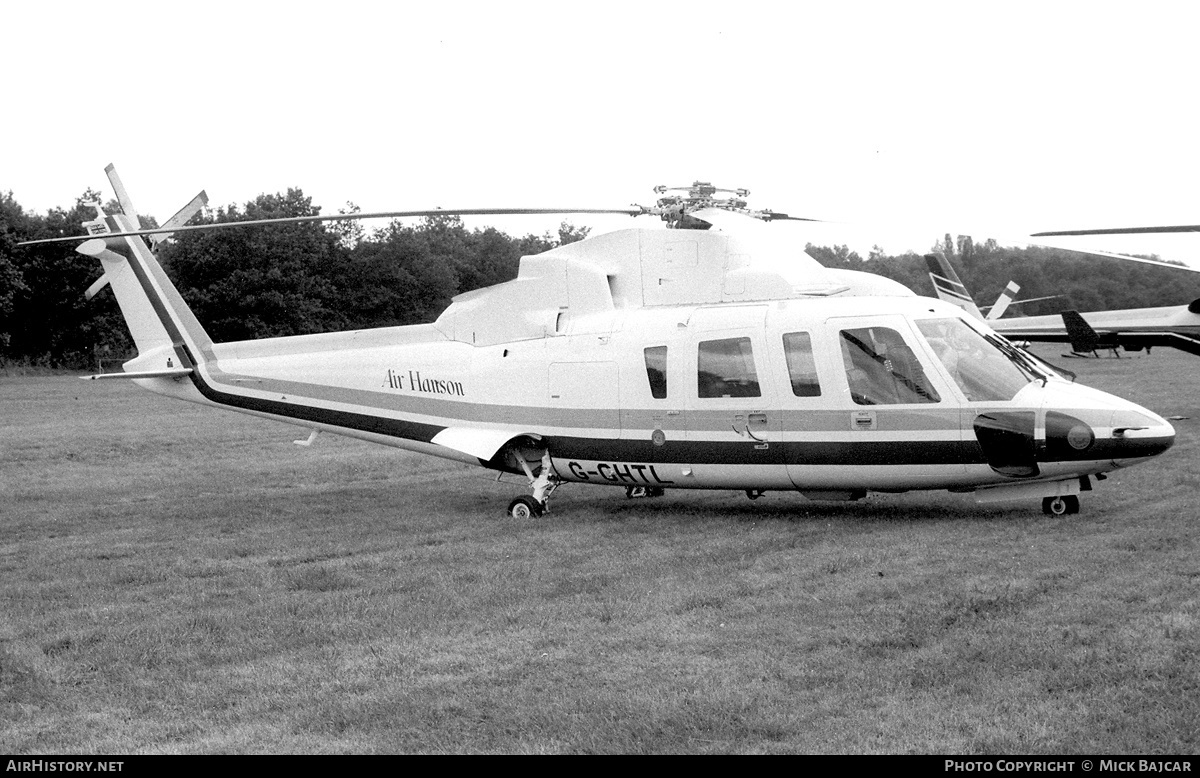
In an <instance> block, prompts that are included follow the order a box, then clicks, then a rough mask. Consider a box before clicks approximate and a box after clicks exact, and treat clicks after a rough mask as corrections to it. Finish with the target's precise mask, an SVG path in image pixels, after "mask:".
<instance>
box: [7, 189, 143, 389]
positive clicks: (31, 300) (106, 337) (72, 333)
mask: <svg viewBox="0 0 1200 778" xmlns="http://www.w3.org/2000/svg"><path fill="white" fill-rule="evenodd" d="M99 201H100V194H99V193H98V192H95V191H94V190H91V189H88V190H87V191H86V192H84V193H83V194H82V195H80V196H79V197H78V198H77V199H76V201H75V207H74V208H72V209H70V210H63V209H60V208H56V209H52V210H51V211H50V212H49V213H48V214H47V215H46V216H45V217H29V218H28V219H27V220H26V221H25V222H24V224H23V227H22V229H25V230H27V234H26V237H27V238H29V239H38V238H47V237H59V236H69V235H81V234H82V233H83V227H82V224H83V222H85V221H91V220H92V219H94V218H95V217H96V211H95V208H94V207H93V205H92V204H93V203H97V202H99ZM12 210H13V209H12V208H9V211H10V212H11V211H12ZM12 263H13V264H14V265H15V266H16V268H17V271H18V272H19V273H20V280H21V282H22V284H23V287H24V288H23V289H21V290H17V291H16V292H15V295H14V299H13V303H12V313H11V315H10V329H9V335H10V340H9V346H8V349H9V354H10V356H11V357H13V358H21V359H27V360H32V361H35V362H40V363H44V364H47V365H50V366H53V367H72V368H79V367H88V366H92V365H94V361H95V358H96V357H97V356H98V355H99V354H103V353H112V354H114V355H115V356H124V355H126V354H127V352H128V350H129V345H130V342H129V337H128V332H127V331H126V329H125V325H124V323H123V320H122V319H121V316H120V312H119V311H118V309H117V306H116V301H115V300H114V299H113V297H112V295H111V294H107V293H106V294H102V295H99V296H97V297H96V298H94V299H93V300H91V301H88V300H86V299H85V298H84V296H83V292H84V290H85V289H87V288H88V286H90V285H91V283H92V282H93V281H94V280H95V279H96V278H98V277H99V275H100V272H101V270H100V267H99V263H97V262H96V260H95V259H93V258H91V257H87V256H84V255H82V254H79V253H78V252H76V251H75V245H74V244H71V243H65V244H49V245H44V246H31V247H28V248H24V249H19V250H17V251H16V252H14V254H13V255H12Z"/></svg>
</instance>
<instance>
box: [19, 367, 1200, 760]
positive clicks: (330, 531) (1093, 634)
mask: <svg viewBox="0 0 1200 778" xmlns="http://www.w3.org/2000/svg"><path fill="white" fill-rule="evenodd" d="M1045 353H1048V354H1050V355H1052V356H1054V357H1057V352H1056V351H1050V352H1045ZM1060 361H1061V360H1060ZM1070 367H1071V368H1072V369H1075V370H1077V371H1078V372H1079V374H1080V381H1082V382H1084V383H1087V384H1090V385H1093V386H1097V387H1099V388H1101V389H1106V390H1109V391H1113V392H1116V393H1118V394H1121V395H1123V396H1126V397H1129V398H1131V399H1136V400H1138V401H1139V402H1141V403H1142V404H1144V405H1146V406H1148V407H1150V408H1152V409H1154V410H1155V411H1157V412H1159V413H1161V414H1163V415H1164V416H1187V417H1189V418H1188V419H1186V420H1180V421H1176V422H1174V423H1175V425H1176V429H1177V431H1178V438H1177V442H1176V445H1175V447H1174V448H1173V449H1172V450H1171V451H1169V452H1167V454H1165V455H1163V456H1162V457H1160V458H1159V459H1157V460H1155V461H1154V462H1152V463H1150V464H1146V465H1142V466H1139V467H1136V468H1132V469H1129V470H1126V471H1122V472H1118V473H1114V474H1113V475H1112V476H1111V477H1110V478H1109V480H1107V481H1106V482H1104V483H1102V484H1098V485H1097V489H1096V491H1094V492H1091V493H1089V494H1085V495H1083V510H1082V512H1081V513H1080V514H1079V515H1076V516H1068V517H1063V518H1057V519H1051V518H1048V517H1045V516H1043V515H1042V514H1041V512H1040V506H1039V505H1038V504H1037V503H1036V502H1034V501H1031V502H1028V503H1016V504H1012V505H1002V506H978V505H976V504H974V502H973V501H972V499H971V498H970V497H969V496H966V495H952V494H947V493H945V492H937V493H927V494H926V493H913V494H907V495H886V496H872V497H871V498H869V499H867V500H864V501H862V502H859V503H853V504H841V503H813V502H806V501H805V500H804V499H803V498H802V497H800V496H799V495H788V494H774V493H773V494H769V495H767V496H766V497H764V498H763V499H761V500H758V501H756V502H751V501H749V500H747V499H746V498H745V497H744V496H743V495H741V494H740V493H732V492H711V493H686V492H671V493H668V495H667V497H665V498H663V499H659V500H637V501H627V500H626V499H625V498H624V495H623V492H622V491H620V490H604V489H600V488H591V487H587V486H566V487H564V488H563V489H561V490H560V491H559V492H558V494H557V495H556V496H555V500H554V504H553V509H554V512H553V513H552V514H550V515H549V516H547V517H544V518H543V519H541V520H538V521H536V522H531V523H526V524H521V523H517V522H516V521H514V520H512V519H508V518H506V517H504V515H503V509H504V507H505V505H506V504H507V502H508V500H509V499H510V498H511V497H512V496H515V495H517V494H523V493H525V488H524V484H523V483H522V482H521V481H519V480H517V479H512V480H506V481H502V482H500V483H496V482H495V481H494V478H493V477H492V476H490V475H489V474H488V473H487V472H485V471H483V470H478V469H471V468H468V467H464V466H461V465H457V464H452V463H447V462H444V461H441V460H436V459H429V458H421V457H417V456H414V455H409V454H405V453H398V452H396V451H393V450H390V449H385V448H382V447H373V446H370V445H368V444H364V443H359V442H356V441H352V440H347V439H341V438H337V437H334V436H329V435H325V436H322V437H321V438H319V439H318V440H317V442H316V443H315V444H314V445H313V446H312V447H311V448H301V447H298V446H294V445H292V443H291V441H292V440H293V439H296V438H302V437H304V436H305V434H306V433H305V431H303V430H301V429H300V428H296V427H288V426H285V425H281V424H276V423H271V422H264V421H259V420H256V419H253V418H250V417H244V416H240V415H236V414H224V413H220V412H215V411H208V410H205V409H201V408H198V407H194V406H190V405H187V404H182V403H176V402H172V401H168V400H165V399H162V398H159V397H156V396H154V395H151V394H148V393H146V392H142V391H141V390H138V389H137V388H136V387H134V386H131V385H126V384H124V383H122V382H89V383H86V384H85V383H83V382H81V381H79V380H77V379H75V378H72V377H66V376H50V377H47V376H41V377H0V753H9V754H37V753H67V752H70V753H98V754H108V753H115V754H127V753H193V752H237V753H284V752H287V753H293V752H303V753H337V752H354V753H373V752H404V753H414V752H454V753H465V752H471V753H474V752H506V753H563V752H566V753H580V752H586V753H593V752H602V753H646V752H650V753H706V752H714V753H775V752H783V753H797V752H829V753H863V752H869V753H901V752H917V753H955V754H978V753H1035V754H1041V753H1045V754H1065V753H1081V752H1086V753H1105V754H1108V753H1135V752H1136V753H1147V754H1181V753H1182V754H1195V753H1197V751H1198V750H1200V555H1198V554H1197V551H1198V543H1197V538H1198V537H1200V527H1198V526H1197V513H1198V512H1200V511H1198V508H1200V441H1198V437H1200V435H1198V433H1200V392H1198V391H1197V386H1198V385H1200V360H1197V359H1195V358H1192V357H1188V356H1185V355H1180V354H1177V353H1174V352H1170V351H1166V350H1163V351H1161V352H1160V351H1156V352H1155V353H1154V354H1153V355H1152V356H1149V357H1143V358H1140V359H1122V360H1119V361H1116V360H1107V361H1083V360H1073V361H1071V363H1070Z"/></svg>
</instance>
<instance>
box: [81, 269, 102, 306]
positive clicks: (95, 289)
mask: <svg viewBox="0 0 1200 778" xmlns="http://www.w3.org/2000/svg"><path fill="white" fill-rule="evenodd" d="M106 286H108V274H107V273H105V274H103V275H101V276H100V277H99V278H97V279H96V282H95V283H93V284H92V285H91V286H89V287H88V288H87V289H85V290H84V292H83V296H84V298H85V299H88V300H90V299H92V298H93V297H95V296H96V295H98V294H100V290H101V289H103V288H104V287H106Z"/></svg>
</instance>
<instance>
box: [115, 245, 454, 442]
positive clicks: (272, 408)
mask: <svg viewBox="0 0 1200 778" xmlns="http://www.w3.org/2000/svg"><path fill="white" fill-rule="evenodd" d="M126 240H140V238H127V239H126ZM130 249H131V254H132V255H133V256H131V257H127V261H129V264H130V267H132V268H133V272H134V275H135V276H136V277H137V279H138V283H140V284H141V285H142V290H143V291H144V292H145V293H146V297H147V298H148V299H149V300H150V304H151V305H152V306H153V307H154V312H155V313H156V314H157V315H158V318H159V321H160V322H162V325H163V327H164V328H165V329H166V331H167V335H168V336H169V337H170V338H171V344H172V346H173V347H174V349H175V356H176V357H177V358H178V359H179V362H180V364H181V365H182V366H184V367H190V368H192V373H191V376H190V378H191V381H192V384H193V385H194V386H195V387H196V389H197V391H199V392H200V394H202V395H203V396H204V397H205V398H206V399H208V400H211V401H212V402H214V403H217V404H218V405H225V406H229V407H233V408H239V409H242V410H248V411H256V412H258V413H266V414H270V415H272V416H280V417H283V418H285V419H294V420H297V421H305V422H312V423H316V424H327V425H330V426H334V427H342V428H345V429H353V430H358V431H361V432H371V433H375V434H378V435H387V436H390V437H395V438H403V439H405V440H414V441H419V442H421V443H428V442H430V441H431V440H432V439H433V437H434V436H435V435H437V434H438V433H439V432H441V431H442V430H443V429H445V427H444V426H439V425H435V424H422V423H419V422H413V421H405V420H403V419H392V418H386V417H381V416H372V415H369V414H365V413H354V412H351V411H337V410H332V409H329V408H321V407H319V406H313V405H300V404H298V403H289V402H285V401H283V400H267V399H264V398H260V397H248V396H245V395H240V394H234V393H232V392H224V391H221V390H219V389H216V388H215V387H213V386H211V385H210V384H209V383H208V382H207V381H205V380H204V378H203V376H201V375H200V370H199V369H198V364H197V361H196V359H195V357H194V355H193V354H192V351H191V349H190V348H188V346H187V341H186V340H184V337H183V333H182V332H180V330H179V328H178V327H177V326H176V325H175V320H174V319H173V318H172V316H171V312H170V310H169V309H168V308H167V306H166V304H165V303H164V302H163V300H162V298H161V297H160V296H159V295H158V293H157V291H156V290H155V289H154V285H153V283H152V282H151V280H150V277H149V275H148V272H147V270H146V268H144V267H143V266H142V262H141V257H139V256H137V248H136V247H134V246H131V247H130Z"/></svg>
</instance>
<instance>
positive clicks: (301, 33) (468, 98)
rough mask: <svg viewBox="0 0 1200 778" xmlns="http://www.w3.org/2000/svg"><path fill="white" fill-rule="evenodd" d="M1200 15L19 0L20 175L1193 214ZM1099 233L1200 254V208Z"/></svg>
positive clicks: (835, 238) (226, 192)
mask: <svg viewBox="0 0 1200 778" xmlns="http://www.w3.org/2000/svg"><path fill="white" fill-rule="evenodd" d="M1197 22H1200V4H1197V3H1194V2H1153V1H1151V2H1141V3H1138V4H1136V6H1135V4H1131V3H1116V2H1100V1H1098V0H1093V1H1092V2H1087V3H1084V2H1048V1H1047V0H1040V2H1021V1H1020V0H1017V1H1014V2H1005V3H964V2H946V3H942V2H928V1H926V0H906V2H902V3H896V2H890V3H884V2H857V3H852V2H842V3H830V2H827V1H826V2H809V1H808V0H791V1H790V2H753V0H739V2H737V3H732V2H725V3H716V2H703V1H699V0H698V1H695V2H689V3H667V2H645V0H643V1H642V2H624V1H623V0H605V1H604V2H575V3H562V2H557V3H555V2H545V3H541V2H522V1H521V0H507V1H506V2H502V3H497V2H490V3H484V2H452V1H449V0H443V1H442V2H438V3H428V2H358V1H356V0H340V2H337V3H329V2H322V3H315V2H308V1H307V0H291V1H290V2H265V1H261V0H242V1H241V2H225V1H224V0H207V1H206V2H203V3H162V2H155V3H142V2H122V0H111V1H108V2H104V3H93V4H87V3H77V2H45V3H20V4H16V3H10V4H8V5H6V7H5V10H4V23H3V28H4V36H3V37H4V48H3V50H4V54H5V56H4V60H3V61H4V63H5V65H6V66H7V68H8V70H9V73H8V77H7V78H6V79H5V82H6V83H5V97H4V109H3V110H2V111H0V191H8V190H11V191H12V193H13V196H14V197H15V199H16V200H17V202H18V203H20V204H21V205H22V206H24V207H25V208H26V209H27V210H31V211H34V212H38V213H44V212H46V211H47V210H48V209H50V208H53V207H69V206H70V205H72V204H73V203H74V200H75V198H76V197H77V196H79V195H80V194H82V193H83V191H84V190H85V189H87V188H88V187H91V188H93V189H96V190H98V191H101V192H102V193H103V194H104V195H105V196H106V197H107V196H109V195H110V192H111V190H110V189H109V187H108V182H107V180H106V178H105V176H104V167H105V166H106V165H107V164H108V163H110V162H111V163H114V164H115V165H116V167H117V170H118V172H119V173H120V175H121V178H122V179H123V181H124V183H125V186H126V187H127V189H128V190H129V192H130V195H131V197H132V199H133V201H134V203H135V204H136V205H137V206H138V209H139V210H140V211H141V212H142V213H146V214H150V215H153V216H155V217H156V218H158V219H159V221H163V220H165V219H166V218H167V217H168V216H170V215H171V214H172V213H174V212H175V211H176V210H177V209H178V208H180V207H181V206H183V205H184V204H185V203H186V202H187V201H188V200H189V199H190V198H191V197H192V195H194V194H195V193H196V192H198V191H199V190H200V189H205V190H206V191H207V192H208V195H209V198H210V204H211V205H214V206H219V205H227V204H232V203H236V204H239V205H240V204H244V203H245V202H247V201H249V200H252V199H254V197H256V196H257V195H259V194H261V193H276V192H284V191H286V190H287V189H288V188H290V187H299V188H301V189H302V190H303V191H304V193H305V194H306V195H309V196H311V197H312V198H313V202H314V203H315V204H317V205H320V206H322V210H323V212H324V213H336V212H337V211H338V209H339V208H343V207H345V206H346V204H347V202H353V203H355V204H357V205H358V206H359V207H360V208H362V210H363V211H388V210H404V209H418V208H430V207H444V208H455V207H526V206H528V207H560V206H561V207H579V208H582V207H625V206H628V205H629V204H631V203H635V202H636V203H640V204H645V205H652V204H653V202H654V200H655V199H656V195H655V194H654V192H653V191H652V190H653V187H654V186H656V185H660V184H661V185H666V186H686V185H688V184H690V183H691V182H692V181H695V180H704V181H710V182H712V183H713V184H715V185H716V186H719V187H725V188H731V189H732V188H738V187H743V188H746V189H749V190H750V192H751V195H750V198H749V200H750V204H751V205H752V206H755V207H760V208H769V209H773V210H777V211H783V212H786V213H790V214H792V215H798V216H807V217H813V218H818V219H824V220H829V221H831V222H834V224H831V225H823V226H821V225H807V226H806V225H797V224H790V225H787V228H788V229H791V230H794V231H795V232H796V235H797V238H798V239H799V240H811V241H812V242H814V243H819V244H826V245H828V244H831V243H848V244H850V245H851V246H852V247H853V248H856V249H858V250H860V251H863V252H865V251H866V250H867V249H868V248H869V247H870V246H872V245H876V244H877V245H880V246H881V247H883V248H884V249H885V250H886V251H888V252H889V253H900V252H902V251H906V250H914V251H925V250H927V249H928V248H929V247H930V246H931V245H932V244H933V242H934V241H935V240H937V238H938V237H939V236H941V235H943V234H945V233H947V232H950V233H954V234H971V235H972V236H974V237H975V238H976V240H981V239H984V238H986V237H994V238H996V239H998V240H1000V241H1001V243H1005V244H1012V243H1015V242H1016V241H1018V240H1019V239H1020V238H1022V237H1024V236H1027V235H1028V234H1029V233H1031V232H1035V231H1041V230H1049V229H1070V228H1079V227H1114V226H1138V225H1149V224H1188V223H1200V202H1198V199H1197V197H1196V196H1195V194H1194V189H1195V186H1196V182H1197V181H1200V148H1198V144H1197V140H1196V135H1197V132H1196V130H1197V125H1198V124H1200V111H1198V110H1197V104H1196V98H1195V79H1196V74H1197V73H1198V72H1200V67H1198V65H1200V47H1198V46H1196V44H1195V39H1194V36H1195V31H1196V29H1198V25H1197ZM566 218H568V219H569V221H571V222H572V223H573V224H576V225H583V226H590V227H591V228H592V230H593V232H603V231H608V230H610V229H620V228H624V227H630V226H635V225H640V224H641V222H644V221H645V219H642V220H639V221H635V220H632V219H631V218H629V217H621V216H609V217H583V216H575V217H566ZM559 221H561V218H557V217H550V218H549V219H547V218H545V217H541V218H534V217H529V218H527V219H514V218H509V219H496V218H493V219H487V220H485V219H468V220H467V223H468V226H472V227H475V226H483V225H484V223H485V222H486V223H490V224H494V225H495V226H498V227H500V228H501V229H503V230H505V231H506V232H509V233H510V234H513V235H523V234H526V233H534V234H541V233H543V232H546V231H548V230H553V229H554V228H555V227H556V226H557V224H558V222H559ZM1076 243H1078V244H1079V245H1092V246H1095V247H1097V248H1103V249H1107V250H1109V251H1119V252H1137V253H1151V252H1153V253H1158V254H1160V255H1161V256H1163V257H1166V258H1169V259H1175V260H1179V261H1185V262H1193V263H1194V264H1195V265H1196V266H1197V267H1200V234H1197V235H1187V236H1181V237H1175V238H1172V239H1170V240H1163V239H1155V238H1146V237H1139V238H1134V239H1120V238H1103V239H1098V238H1097V239H1090V241H1088V242H1086V244H1085V243H1082V242H1080V241H1078V240H1077V241H1076ZM1073 245H1074V244H1073Z"/></svg>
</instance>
